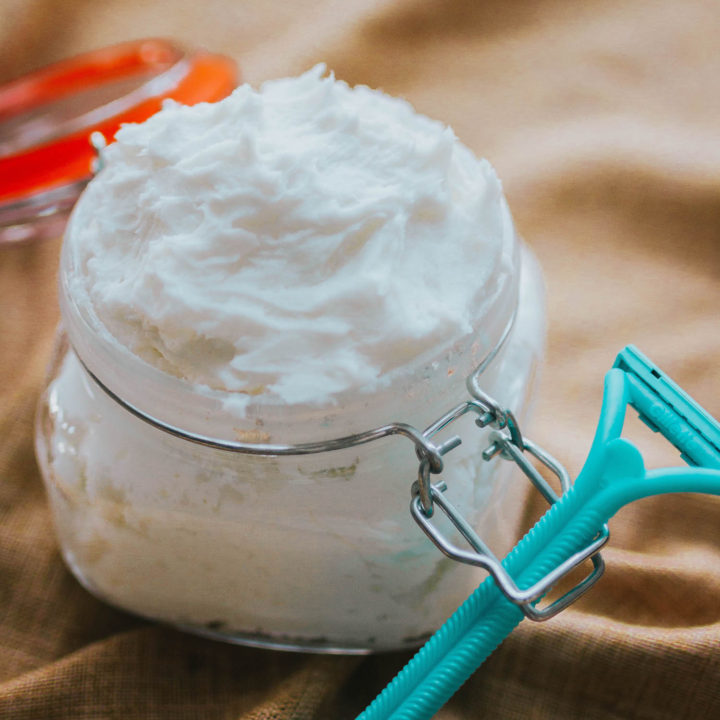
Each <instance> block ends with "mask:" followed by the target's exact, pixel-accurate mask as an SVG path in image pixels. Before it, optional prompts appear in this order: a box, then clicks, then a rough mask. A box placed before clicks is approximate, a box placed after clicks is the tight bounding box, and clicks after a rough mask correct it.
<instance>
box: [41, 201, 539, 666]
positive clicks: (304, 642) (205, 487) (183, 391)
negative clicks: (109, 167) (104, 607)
mask: <svg viewBox="0 0 720 720" xmlns="http://www.w3.org/2000/svg"><path fill="white" fill-rule="evenodd" d="M507 223H508V232H506V233H505V240H504V247H503V252H502V256H501V258H500V260H499V262H498V266H497V268H496V269H495V272H493V274H492V275H491V278H490V280H489V282H488V287H487V288H486V290H487V292H486V293H485V295H484V296H485V298H486V302H484V303H483V304H482V306H481V307H478V308H477V314H476V318H475V323H474V328H475V329H474V332H473V333H471V334H470V335H467V336H465V337H462V338H459V339H458V340H457V341H456V342H454V343H453V344H452V345H451V346H448V347H438V348H433V349H432V351H431V352H429V353H426V354H424V355H423V356H421V357H418V358H417V359H416V361H414V362H413V363H412V365H408V366H405V367H403V368H401V369H400V370H399V371H397V372H394V373H393V374H391V375H390V376H389V377H388V378H386V379H385V381H384V382H383V383H381V385H380V386H379V387H378V388H377V389H376V390H375V391H373V392H370V393H360V392H358V393H355V394H351V393H344V394H342V395H341V396H340V397H339V398H338V402H337V404H336V405H333V406H313V405H306V406H292V407H282V406H276V407H263V406H261V405H259V404H258V406H257V407H256V406H254V405H252V404H251V405H250V406H249V408H248V409H247V412H246V413H245V416H244V417H242V418H239V417H237V416H236V415H235V414H233V411H232V405H231V404H228V403H227V400H228V397H227V394H225V393H222V392H213V391H208V390H207V389H205V390H206V391H205V392H198V389H197V388H196V387H195V386H193V385H192V384H190V383H188V382H185V381H183V380H182V379H179V378H177V377H173V376H170V375H167V374H165V373H163V372H162V371H160V370H158V369H156V368H154V367H152V366H150V365H148V364H146V363H145V362H143V361H142V360H140V359H139V358H138V357H136V356H135V355H133V354H132V353H130V352H129V351H128V350H127V349H126V348H125V347H123V346H122V345H120V344H119V343H118V342H117V341H116V340H114V338H112V337H111V336H110V335H109V333H108V331H107V330H106V329H105V328H104V327H103V325H102V323H101V322H100V321H99V320H98V318H97V317H96V316H95V315H94V313H93V311H92V308H91V307H90V306H89V304H85V303H83V302H82V299H81V298H77V297H73V296H71V294H70V293H69V291H68V287H69V282H68V280H69V278H71V277H72V275H73V273H75V272H76V271H77V268H76V267H75V264H74V259H73V256H72V253H71V252H70V251H69V250H68V248H67V246H66V247H65V249H64V251H63V258H62V263H61V273H60V285H61V309H62V317H63V326H64V330H61V331H60V337H59V342H58V352H57V355H56V358H55V360H54V363H53V367H52V371H51V374H50V379H49V384H48V387H47V389H46V392H45V393H44V395H43V397H42V399H41V403H40V407H39V412H38V423H37V452H38V457H39V461H40V466H41V469H42V473H43V476H44V479H45V483H46V486H47V492H48V495H49V498H50V503H51V506H52V510H53V515H54V520H55V525H56V528H57V533H58V537H59V541H60V546H61V548H62V553H63V556H64V558H65V560H66V562H67V564H68V566H69V567H70V569H71V570H72V572H73V573H74V574H75V575H76V577H77V578H78V579H79V580H80V582H81V583H82V584H83V585H84V586H85V587H86V588H87V589H88V590H90V592H92V593H93V594H94V595H96V596H97V597H99V598H102V599H103V600H105V601H107V602H108V603H111V604H112V605H115V606H117V607H120V608H123V609H125V610H128V611H131V612H133V613H136V614H138V615H141V616H144V617H148V618H152V619H157V620H160V621H163V622H167V623H171V624H173V625H176V626H180V627H182V628H183V629H186V630H189V631H191V632H196V633H200V634H205V635H211V636H214V637H218V638H220V639H223V640H227V641H232V642H239V643H245V644H251V645H260V646H268V647H275V648H284V649H298V650H312V651H322V652H344V653H362V652H370V651H378V650H392V649H399V648H405V647H414V646H417V645H419V644H420V643H421V642H422V641H424V640H425V639H426V638H427V637H428V636H429V635H430V634H432V633H433V632H434V631H435V630H436V629H437V627H439V625H440V624H441V623H442V622H443V621H444V620H445V618H446V617H447V616H448V615H449V614H450V613H451V612H453V611H454V610H455V608H456V607H457V605H458V604H459V603H460V602H462V600H463V599H464V598H465V597H466V596H467V595H468V594H469V593H470V592H471V591H472V589H473V588H474V587H475V586H476V585H477V584H478V583H479V581H480V579H481V577H482V575H483V573H482V571H478V570H475V569H473V568H470V567H467V566H462V565H459V564H457V563H454V562H452V561H450V560H448V559H446V558H445V557H443V556H442V555H441V554H440V553H439V552H438V550H437V549H436V548H435V547H434V546H433V544H432V543H431V542H430V541H429V540H428V539H427V538H426V537H425V536H424V535H423V533H422V532H421V531H420V529H419V528H418V527H417V525H416V524H415V523H414V521H413V520H412V518H411V516H410V513H409V510H408V507H409V502H410V499H411V491H410V489H411V485H412V483H413V481H414V480H415V478H416V476H417V471H418V459H417V456H416V453H415V448H414V445H413V443H412V442H411V441H410V440H409V439H407V438H405V437H402V436H391V437H386V438H383V439H379V440H375V441H372V442H369V443H367V444H363V445H358V446H354V447H347V448H344V449H339V450H332V451H323V452H316V453H312V454H304V455H272V454H270V455H253V454H248V453H242V452H230V451H228V450H223V449H219V448H217V447H210V446H206V445H203V444H197V443H194V442H191V441H189V440H188V439H184V438H182V437H177V436H174V435H172V434H169V433H168V432H165V431H163V430H162V429H158V428H157V427H153V426H151V425H150V424H148V422H147V421H146V420H143V419H142V418H139V417H137V416H135V415H133V414H132V413H131V412H130V411H129V410H128V409H127V408H126V407H124V406H123V403H126V404H129V405H131V406H134V407H135V408H137V409H139V410H140V411H141V412H142V413H145V414H147V415H150V416H152V417H153V418H155V419H157V420H158V421H160V422H162V423H166V424H169V425H171V426H173V427H175V428H180V429H181V430H183V431H186V432H189V433H196V434H200V435H202V436H206V437H210V438H217V439H220V440H225V441H235V442H237V441H238V440H239V441H241V442H243V443H247V444H253V443H262V444H268V443H271V444H272V443H274V444H284V445H297V444H300V443H308V442H316V441H323V440H329V439H334V438H339V437H343V436H346V435H348V434H351V433H358V432H363V431H366V430H369V429H371V428H374V427H378V426H381V425H385V424H387V423H390V422H404V423H409V424H411V425H413V426H414V427H416V428H419V429H420V430H422V429H424V428H425V427H427V426H428V425H430V424H431V423H433V422H434V421H435V420H437V419H438V418H439V417H440V416H442V415H443V414H444V413H445V412H446V411H448V410H449V409H451V408H452V407H453V406H455V405H456V404H458V403H459V402H462V401H464V400H467V399H469V396H468V394H467V390H466V378H467V377H468V375H469V374H470V373H471V372H472V371H473V370H474V369H475V368H476V367H478V366H479V365H480V364H482V363H485V365H486V367H485V369H484V371H483V372H482V374H481V376H480V384H481V386H482V387H483V390H485V391H486V392H487V393H489V394H490V395H492V396H493V397H495V398H496V399H497V400H498V401H499V402H500V403H501V404H502V405H503V406H505V407H509V408H511V409H512V410H513V411H515V413H516V415H517V416H518V417H519V419H520V420H521V421H522V420H523V418H524V417H525V416H526V414H527V408H528V404H529V400H530V398H531V396H532V388H533V384H534V380H535V375H536V369H537V366H538V363H539V361H540V359H541V356H542V350H543V343H544V333H545V321H544V303H543V286H542V280H541V275H540V271H539V268H538V266H537V263H536V261H535V259H534V258H533V256H532V255H531V253H530V252H529V250H528V249H527V248H526V247H525V246H524V245H523V244H522V243H521V242H520V241H519V240H518V239H517V237H516V235H515V233H514V231H513V230H512V221H511V219H510V217H509V213H508V215H507ZM88 370H89V371H90V372H88ZM93 376H94V377H93ZM98 380H99V381H100V383H101V384H102V386H105V387H106V388H108V389H110V391H111V392H112V393H114V394H115V395H116V396H117V397H115V398H113V397H111V396H110V395H109V394H108V393H107V392H106V390H104V389H103V387H102V386H101V385H100V384H99V383H98V382H97V381H98ZM118 398H119V399H120V400H121V402H120V401H119V400H118ZM487 432H488V431H487V430H481V429H479V428H478V427H477V426H476V425H475V424H474V421H473V418H472V417H470V416H466V417H464V418H461V419H460V420H459V421H457V422H456V423H454V424H453V426H452V429H451V432H450V433H448V434H457V435H459V436H460V437H461V438H462V444H461V445H460V446H459V447H458V448H457V449H455V450H453V451H452V452H450V453H448V454H447V455H446V456H445V462H444V465H445V467H444V470H443V472H442V473H441V475H439V476H433V479H435V478H437V477H439V478H441V479H442V480H444V481H445V482H446V483H447V488H448V489H447V496H448V498H449V500H450V501H451V502H452V503H453V504H454V505H455V506H456V507H458V508H459V509H460V510H461V512H462V513H463V514H464V515H465V517H467V518H468V519H469V520H470V521H471V522H472V523H473V524H474V526H475V527H476V528H477V529H478V531H479V532H480V533H481V534H482V536H483V537H484V538H485V539H487V541H488V543H489V544H490V546H491V547H492V548H493V549H495V550H497V551H498V552H503V551H506V550H508V549H509V548H510V547H511V545H512V543H513V542H514V538H515V531H516V527H517V521H518V520H519V516H520V514H521V512H522V504H523V503H522V501H523V497H524V488H525V484H524V481H523V479H522V478H521V477H518V476H517V474H516V475H515V476H511V471H510V468H509V465H511V464H510V463H502V462H501V461H499V460H495V461H492V462H485V461H483V460H482V457H481V451H482V450H483V449H484V448H485V447H486V446H487V444H488V441H487V437H486V434H487ZM448 533H449V534H450V535H451V536H452V533H450V531H449V530H448Z"/></svg>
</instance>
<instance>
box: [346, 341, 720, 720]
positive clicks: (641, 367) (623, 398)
mask: <svg viewBox="0 0 720 720" xmlns="http://www.w3.org/2000/svg"><path fill="white" fill-rule="evenodd" d="M468 387H469V389H470V392H471V394H472V395H473V398H474V399H473V401H471V402H470V403H468V406H471V407H470V409H471V410H473V411H474V412H476V413H477V414H478V419H477V420H476V423H477V424H478V425H480V426H481V427H484V426H490V427H493V428H494V431H493V433H492V435H491V438H492V439H491V445H490V447H489V448H488V449H487V450H486V451H485V452H484V453H483V457H484V458H485V459H486V460H488V461H490V460H492V458H494V457H497V456H500V457H501V458H504V459H505V460H510V461H513V462H515V463H516V464H517V465H518V466H519V468H520V469H521V470H522V471H523V473H524V474H525V475H526V476H527V477H528V478H529V479H530V481H531V482H532V483H533V484H534V485H535V486H536V487H537V488H538V489H539V490H540V491H541V492H542V494H543V495H544V497H545V498H546V499H547V500H548V501H549V502H550V503H551V507H550V509H549V510H548V511H547V512H546V513H545V515H543V517H542V518H541V519H540V520H539V521H538V522H537V523H536V525H535V526H534V527H533V528H532V529H531V530H530V531H529V532H528V533H527V534H526V535H525V537H523V538H522V540H520V542H519V543H518V544H517V545H516V546H515V548H514V549H513V550H512V551H511V552H510V554H509V555H508V556H507V557H506V558H505V559H504V560H503V561H502V562H500V561H499V560H498V559H497V558H496V557H495V556H494V555H493V554H492V552H491V551H490V549H489V548H488V547H487V546H486V545H485V544H484V543H483V541H482V540H481V538H479V537H478V536H477V535H476V533H475V532H474V530H473V529H472V528H471V527H470V526H469V525H468V523H467V522H466V521H465V520H464V519H463V518H462V516H461V515H460V514H459V513H458V511H457V510H456V509H455V508H454V507H453V506H452V505H451V504H450V503H449V502H448V501H447V499H446V498H445V496H444V494H443V491H444V484H443V483H441V482H440V483H432V482H430V477H431V473H432V472H433V471H432V470H430V469H428V463H427V461H422V460H421V463H420V472H419V474H418V482H417V483H415V485H414V486H413V488H414V491H413V497H412V501H411V513H412V516H413V518H414V519H415V520H416V522H417V523H418V524H419V525H420V527H421V528H422V530H423V531H424V532H425V533H426V535H427V536H428V537H429V538H430V539H431V540H432V541H433V542H434V543H435V544H436V545H437V546H438V548H439V549H440V550H441V551H442V552H443V553H444V554H445V555H447V556H448V557H450V558H452V559H454V560H457V561H459V562H463V563H466V564H469V565H473V566H476V567H481V568H484V569H485V570H487V571H488V572H489V573H490V577H488V578H487V579H486V580H485V581H484V582H483V583H482V584H481V585H480V586H479V587H478V588H477V590H475V591H474V592H473V593H472V594H471V595H470V597H469V598H468V599H467V600H466V601H465V602H464V603H463V604H462V605H461V606H460V607H459V608H458V610H457V611H456V612H455V613H454V614H453V615H452V616H451V617H450V618H449V619H448V620H447V621H446V622H445V624H444V625H443V626H442V627H441V628H440V629H439V630H438V631H437V632H436V633H435V634H434V635H433V636H432V637H431V638H430V639H429V640H428V642H427V643H426V644H425V645H424V646H423V647H422V648H421V649H420V650H419V651H418V652H417V654H416V655H415V656H414V657H413V658H412V659H411V660H410V662H409V663H408V664H407V665H406V666H405V667H404V668H403V669H402V670H401V671H400V673H398V675H397V676H396V677H395V678H394V679H393V680H392V682H390V684H389V685H388V686H387V687H386V688H385V689H384V690H383V691H382V693H380V695H378V697H377V698H376V699H375V700H374V701H373V702H372V703H371V704H370V705H369V706H368V707H367V708H366V710H365V711H364V712H362V713H361V714H360V715H359V716H358V719H357V720H423V719H425V718H430V717H432V716H433V715H434V714H435V713H436V712H437V710H438V709H439V708H440V707H442V705H443V704H444V703H445V702H447V700H448V699H449V698H450V697H451V696H452V695H453V694H454V693H455V691H456V690H457V689H458V688H459V687H460V686H461V685H462V684H463V683H464V682H465V681H466V680H467V679H468V678H469V677H470V675H471V674H472V673H473V672H474V671H475V670H476V669H477V668H478V667H479V666H480V665H481V664H482V662H483V661H484V660H485V659H486V658H487V657H488V656H489V655H490V654H491V653H492V652H493V650H494V649H495V648H496V647H497V646H498V645H499V644H500V643H501V642H502V641H503V639H504V638H505V637H506V636H507V635H509V634H510V632H512V630H513V629H514V628H515V627H516V626H517V625H518V624H519V623H520V621H521V620H523V618H525V617H527V618H529V619H532V620H546V619H548V618H550V617H552V616H553V615H556V614H557V613H558V612H560V611H561V610H563V609H564V608H566V607H567V606H568V605H570V604H571V603H572V602H574V601H575V600H576V599H577V598H578V597H580V595H582V594H583V593H584V592H586V591H587V590H588V589H589V588H590V587H591V586H592V585H593V584H594V583H595V582H596V581H597V580H598V579H599V577H600V575H601V574H602V572H603V569H604V563H603V560H602V556H601V555H600V553H599V550H600V549H601V547H602V546H603V545H604V544H605V543H606V542H607V540H608V537H609V534H608V528H607V522H608V520H609V519H610V518H611V517H612V516H613V515H614V514H615V513H616V512H617V511H618V510H619V509H620V508H621V507H623V506H624V505H627V504H628V503H630V502H633V501H634V500H638V499H640V498H643V497H648V496H650V495H659V494H663V493H675V492H696V493H708V494H713V495H720V424H718V422H717V421H716V420H715V419H714V418H713V417H712V416H710V415H709V414H708V413H707V412H706V411H705V410H703V408H702V407H700V405H699V404H698V403H696V402H695V401H694V400H693V399H692V398H691V397H689V396H688V395H687V394H686V393H685V392H684V391H683V390H682V389H681V388H680V387H678V386H677V385H676V384H675V383H674V382H673V381H672V380H671V379H670V378H669V377H667V376H666V375H665V374H664V373H663V372H661V371H660V370H659V369H658V368H657V367H656V366H655V365H654V364H653V363H652V362H650V360H648V359H647V358H646V357H645V356H644V355H642V354H641V353H640V352H639V351H638V350H637V349H636V348H634V347H632V346H628V347H626V348H625V349H624V350H623V351H622V352H621V353H620V354H619V355H618V357H617V359H616V361H615V364H614V366H613V368H612V369H611V370H610V371H609V372H608V373H607V374H606V376H605V389H604V395H603V403H602V410H601V413H600V419H599V422H598V426H597V430H596V433H595V438H594V440H593V443H592V447H591V449H590V453H589V455H588V458H587V460H586V461H585V464H584V466H583V468H582V470H581V472H580V474H579V475H578V477H577V479H576V481H575V483H573V484H571V483H570V479H569V476H568V474H567V472H566V471H565V470H564V468H563V467H562V465H560V463H558V462H557V461H556V460H555V459H554V458H552V457H551V456H550V455H549V454H548V453H546V452H545V451H543V450H542V449H541V448H539V447H537V446H536V445H535V444H533V443H532V442H530V441H529V440H527V439H525V438H523V436H522V434H521V433H520V430H519V428H518V426H517V423H516V422H515V420H514V418H513V416H512V414H511V413H509V412H508V411H505V410H503V409H502V408H500V407H499V406H498V405H497V403H495V402H494V401H493V400H492V399H491V398H489V397H487V396H486V395H484V394H483V393H482V391H481V390H480V388H479V386H478V384H477V378H471V379H470V381H469V382H468ZM628 405H629V406H631V407H632V408H634V409H635V410H636V411H637V412H638V414H639V416H640V419H641V420H642V421H643V422H644V423H645V424H646V425H648V426H649V427H650V428H651V429H652V430H653V431H656V432H659V433H661V434H662V435H663V436H664V437H666V438H667V439H668V440H669V441H670V442H671V443H672V444H673V445H674V446H675V447H676V448H677V449H678V450H679V452H680V456H681V458H682V459H683V460H684V461H685V462H686V463H687V466H686V467H677V468H676V467H673V468H663V469H659V470H646V468H645V463H644V461H643V458H642V455H641V454H640V451H639V450H638V449H637V448H636V447H635V445H633V444H632V443H631V442H630V441H629V440H627V439H625V438H623V437H621V434H622V430H623V424H624V421H625V415H626V411H627V407H628ZM456 415H457V413H456ZM435 429H436V428H433V430H435ZM448 448H449V449H452V445H448ZM531 459H534V460H535V461H538V462H540V463H542V464H543V465H545V466H546V467H547V468H548V469H549V470H550V471H551V472H552V473H554V474H555V475H556V476H557V477H558V479H559V481H560V485H561V487H562V494H561V495H560V496H558V495H557V494H556V493H555V491H554V490H553V489H552V487H551V486H550V485H549V484H548V483H547V482H546V481H545V479H544V478H543V476H542V475H541V474H540V473H539V472H538V470H537V468H536V467H535V463H534V462H533V461H532V460H531ZM423 462H424V465H423ZM438 508H439V509H440V510H441V511H442V512H443V513H444V514H445V515H447V517H448V518H449V519H450V521H451V522H452V524H453V525H454V526H455V528H457V530H458V531H459V533H460V535H461V536H462V537H463V538H464V540H465V541H466V542H467V545H468V547H467V548H464V547H463V548H460V547H457V546H456V545H454V544H453V543H452V542H451V541H450V540H449V539H448V538H447V537H446V536H444V535H443V534H442V533H441V531H440V530H439V529H438V527H437V525H436V524H435V523H433V513H434V512H435V510H436V509H438ZM588 558H591V559H592V563H593V570H592V572H591V573H590V574H589V575H588V576H587V577H586V578H585V579H584V580H583V581H582V582H580V583H579V584H578V585H576V586H575V587H574V588H573V589H572V590H570V591H569V592H568V593H566V594H565V595H563V596H562V597H561V598H559V599H558V600H555V601H554V602H553V603H551V604H548V605H546V606H544V607H541V606H540V601H541V600H542V598H543V597H544V596H545V595H546V594H547V593H548V591H549V590H550V589H551V588H552V586H553V585H554V584H555V583H557V581H558V580H559V579H561V578H562V577H563V576H564V575H566V574H567V573H568V572H569V571H570V570H572V569H573V568H575V567H577V566H578V565H579V564H580V563H582V562H583V561H585V560H586V559H588Z"/></svg>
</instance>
